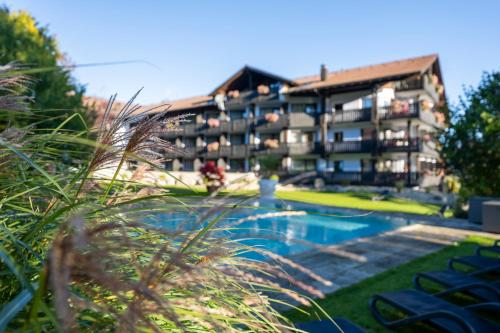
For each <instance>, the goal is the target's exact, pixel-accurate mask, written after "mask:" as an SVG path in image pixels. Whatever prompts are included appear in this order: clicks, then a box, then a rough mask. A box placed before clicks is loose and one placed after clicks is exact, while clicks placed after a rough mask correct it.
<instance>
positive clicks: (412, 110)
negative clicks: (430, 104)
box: [378, 103, 420, 120]
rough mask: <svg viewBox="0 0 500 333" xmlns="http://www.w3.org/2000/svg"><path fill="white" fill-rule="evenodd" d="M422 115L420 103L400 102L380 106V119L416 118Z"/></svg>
mask: <svg viewBox="0 0 500 333" xmlns="http://www.w3.org/2000/svg"><path fill="white" fill-rule="evenodd" d="M419 115H420V104H419V103H411V104H408V103H399V104H394V105H389V106H384V107H381V108H378V116H379V119H382V120H388V119H406V118H415V117H417V118H418V117H419Z"/></svg>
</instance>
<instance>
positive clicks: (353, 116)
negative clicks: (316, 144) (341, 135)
mask: <svg viewBox="0 0 500 333" xmlns="http://www.w3.org/2000/svg"><path fill="white" fill-rule="evenodd" d="M371 113H372V109H371V108H365V109H358V110H342V111H335V112H334V113H333V122H334V123H355V122H361V121H370V120H371Z"/></svg>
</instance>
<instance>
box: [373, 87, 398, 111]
mask: <svg viewBox="0 0 500 333" xmlns="http://www.w3.org/2000/svg"><path fill="white" fill-rule="evenodd" d="M394 98H395V93H394V89H393V88H382V89H380V90H379V91H378V92H377V107H384V106H388V105H390V104H391V101H392V100H393V99H394Z"/></svg>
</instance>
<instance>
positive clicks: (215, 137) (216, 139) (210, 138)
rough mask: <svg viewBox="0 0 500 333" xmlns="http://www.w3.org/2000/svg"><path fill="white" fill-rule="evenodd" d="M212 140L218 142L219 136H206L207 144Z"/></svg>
mask: <svg viewBox="0 0 500 333" xmlns="http://www.w3.org/2000/svg"><path fill="white" fill-rule="evenodd" d="M212 142H219V137H218V136H207V144H209V143H212Z"/></svg>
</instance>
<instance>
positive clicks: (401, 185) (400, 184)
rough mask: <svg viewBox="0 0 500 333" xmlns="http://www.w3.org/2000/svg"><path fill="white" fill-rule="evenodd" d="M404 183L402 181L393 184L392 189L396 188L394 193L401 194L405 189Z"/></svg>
mask: <svg viewBox="0 0 500 333" xmlns="http://www.w3.org/2000/svg"><path fill="white" fill-rule="evenodd" d="M405 184H406V182H405V181H404V180H398V181H396V182H395V183H394V187H396V191H397V192H398V193H401V192H403V189H404V188H405Z"/></svg>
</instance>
